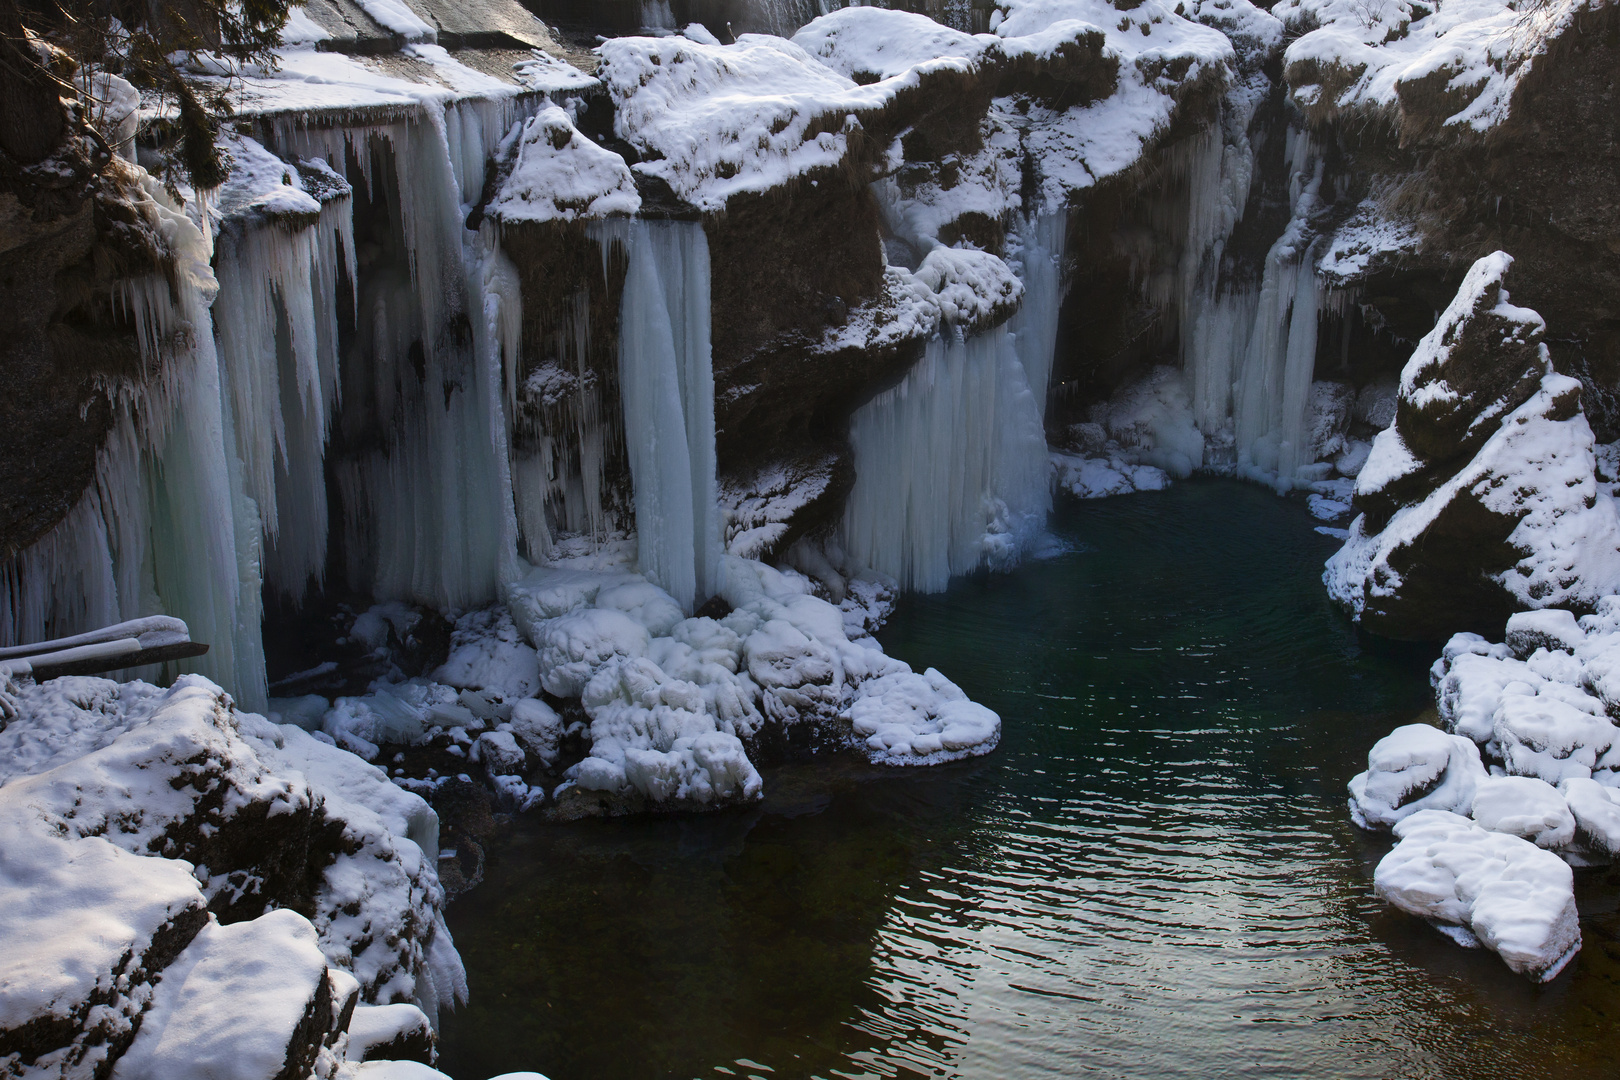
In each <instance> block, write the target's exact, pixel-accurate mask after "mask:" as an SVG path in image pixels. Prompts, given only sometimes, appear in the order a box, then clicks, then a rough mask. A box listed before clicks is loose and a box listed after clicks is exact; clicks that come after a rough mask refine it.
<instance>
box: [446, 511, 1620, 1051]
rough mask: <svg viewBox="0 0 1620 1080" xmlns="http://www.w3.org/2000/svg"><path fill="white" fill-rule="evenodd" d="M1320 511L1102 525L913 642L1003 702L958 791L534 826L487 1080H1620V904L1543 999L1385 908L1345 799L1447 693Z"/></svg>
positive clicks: (493, 912) (961, 594)
mask: <svg viewBox="0 0 1620 1080" xmlns="http://www.w3.org/2000/svg"><path fill="white" fill-rule="evenodd" d="M1313 525H1314V523H1313V522H1312V521H1311V520H1310V518H1309V517H1308V516H1307V514H1306V512H1305V509H1304V506H1303V504H1302V503H1299V502H1297V501H1288V500H1282V499H1278V498H1276V497H1275V496H1273V495H1271V494H1269V493H1268V492H1265V491H1263V490H1261V489H1258V488H1253V487H1249V486H1245V485H1241V484H1237V483H1233V482H1221V481H1213V480H1210V481H1194V482H1189V483H1184V484H1180V485H1177V486H1175V487H1173V488H1172V489H1170V490H1169V491H1165V492H1158V493H1151V494H1140V495H1132V496H1128V497H1123V498H1116V499H1108V500H1101V501H1095V502H1087V503H1081V504H1075V503H1068V504H1065V505H1062V506H1060V507H1059V508H1058V510H1057V511H1056V513H1055V514H1054V515H1053V519H1052V533H1053V535H1054V537H1055V538H1056V540H1057V541H1058V542H1059V543H1060V544H1061V545H1062V547H1063V548H1065V550H1063V551H1062V552H1061V553H1059V554H1055V555H1052V556H1051V557H1048V558H1043V559H1039V560H1034V561H1030V562H1028V563H1026V564H1025V565H1024V566H1022V567H1021V568H1019V569H1018V570H1016V571H1015V572H1013V573H1010V574H998V575H985V576H980V577H975V578H972V579H968V580H963V581H960V582H958V583H956V584H955V585H954V586H953V587H952V588H951V589H950V591H948V592H946V593H944V594H942V595H937V596H917V597H909V598H907V599H905V600H904V601H903V602H902V603H901V605H900V607H899V609H898V610H897V611H896V613H895V615H894V618H893V619H892V620H891V621H890V623H889V625H888V626H887V627H886V628H885V630H884V631H883V633H882V634H881V638H882V640H883V644H884V647H885V648H886V649H887V650H888V651H889V652H891V653H893V654H894V655H897V656H900V657H902V658H904V659H905V660H907V661H909V662H910V663H911V664H912V665H913V666H916V667H919V668H921V667H923V666H928V665H932V666H935V667H938V668H939V669H940V670H942V671H944V672H945V673H946V674H947V675H949V676H950V677H951V678H952V679H954V680H955V681H956V682H957V683H959V684H960V685H961V686H962V687H963V689H965V690H966V691H967V692H968V693H969V694H970V695H971V696H973V697H974V698H975V699H977V700H979V701H981V702H983V703H985V704H986V705H989V706H990V707H991V708H993V709H995V710H996V711H997V712H999V713H1000V714H1001V717H1002V722H1003V736H1002V742H1001V745H1000V748H999V749H998V750H997V751H996V752H995V753H994V754H992V755H990V756H989V757H986V758H982V759H979V760H976V761H973V762H968V763H962V764H958V765H952V766H947V767H944V768H937V769H917V770H880V769H875V768H872V767H870V766H866V765H863V764H860V763H858V762H854V761H851V760H840V759H823V760H819V761H816V762H812V763H810V764H805V765H795V766H790V767H785V768H781V769H776V770H772V771H770V772H768V773H767V774H766V777H765V779H766V791H767V797H766V799H765V801H764V803H763V804H762V805H760V806H758V807H755V808H752V809H749V810H746V811H729V812H725V813H719V814H713V815H708V816H702V817H689V818H679V819H673V818H672V819H656V820H638V821H621V822H588V823H583V824H579V825H573V826H558V827H546V826H540V825H531V824H526V823H522V822H519V823H518V824H517V825H516V826H515V827H514V829H513V831H512V832H511V834H510V835H509V836H507V837H506V838H505V839H504V840H503V841H502V842H501V843H500V844H499V845H498V846H497V847H496V848H495V850H494V851H493V852H492V853H491V858H490V861H489V865H488V867H487V870H486V878H485V881H484V883H483V884H482V885H481V886H480V887H479V888H478V889H476V890H475V891H473V892H472V893H470V894H469V895H467V896H466V897H464V898H463V899H462V900H460V901H458V902H457V903H456V904H455V905H454V906H453V907H452V908H451V910H450V912H449V922H450V926H451V929H452V931H453V933H454V935H455V939H456V943H457V945H458V946H459V947H460V949H461V953H462V956H463V957H464V959H465V960H466V964H467V969H468V975H469V981H470V984H471V989H472V995H473V996H472V1002H471V1003H470V1004H469V1005H468V1006H466V1007H464V1008H463V1009H461V1010H460V1011H458V1012H456V1013H454V1014H450V1015H447V1016H446V1017H445V1018H444V1021H443V1041H442V1043H441V1061H440V1067H441V1068H443V1069H444V1070H445V1071H447V1072H449V1073H450V1074H451V1075H452V1076H454V1077H456V1078H457V1080H482V1078H484V1077H488V1076H492V1075H494V1074H497V1073H500V1072H503V1071H509V1070H518V1069H538V1070H540V1071H542V1072H544V1073H546V1074H547V1075H548V1076H550V1077H551V1078H552V1080H610V1078H621V1077H622V1078H636V1080H650V1078H656V1077H679V1078H689V1077H729V1076H762V1077H808V1076H817V1077H828V1078H831V1077H859V1076H885V1077H889V1076H901V1077H917V1076H920V1077H930V1076H961V1077H994V1078H1001V1077H1058V1076H1107V1077H1220V1076H1275V1077H1325V1078H1326V1077H1332V1078H1339V1077H1429V1076H1434V1077H1466V1078H1474V1077H1496V1076H1501V1077H1513V1078H1515V1080H1521V1078H1525V1077H1542V1076H1547V1077H1554V1076H1583V1077H1596V1076H1612V1075H1615V1074H1616V1072H1617V1071H1620V1064H1617V1061H1620V1059H1617V1058H1616V1056H1615V1054H1614V1052H1613V1047H1614V1045H1615V1035H1616V1028H1615V1024H1616V1022H1617V1021H1620V960H1617V957H1620V945H1617V944H1616V943H1615V940H1614V939H1615V938H1616V936H1620V921H1617V919H1616V917H1615V915H1614V912H1615V908H1616V895H1617V890H1616V889H1615V888H1614V887H1613V885H1612V884H1611V883H1610V882H1609V879H1608V877H1607V875H1606V873H1604V872H1588V873H1586V874H1583V875H1582V877H1581V885H1580V888H1581V897H1580V899H1581V903H1582V910H1583V916H1584V917H1583V923H1582V929H1583V933H1584V935H1585V940H1586V945H1585V948H1584V949H1583V951H1582V953H1581V955H1580V956H1579V957H1578V958H1577V960H1576V961H1575V962H1574V963H1572V964H1571V965H1570V968H1569V969H1568V970H1567V971H1566V972H1565V973H1564V974H1563V975H1562V976H1560V977H1559V979H1557V980H1556V981H1555V982H1553V983H1552V984H1550V985H1548V986H1545V987H1536V986H1531V985H1529V984H1528V983H1526V982H1524V981H1523V980H1521V979H1519V978H1518V977H1517V976H1514V975H1512V974H1511V973H1509V972H1508V971H1507V970H1506V969H1505V968H1504V967H1502V965H1501V964H1500V962H1499V961H1498V960H1496V958H1495V957H1493V956H1491V955H1489V954H1486V953H1482V952H1477V951H1476V952H1467V951H1464V950H1461V949H1459V948H1457V947H1456V946H1455V945H1452V944H1451V943H1450V942H1448V941H1446V940H1445V939H1443V938H1441V937H1440V935H1439V934H1438V933H1436V932H1435V931H1433V930H1431V929H1429V928H1428V927H1426V926H1424V925H1423V924H1421V923H1418V922H1416V921H1414V920H1411V919H1409V918H1407V917H1405V916H1402V915H1400V914H1398V913H1394V912H1390V911H1388V910H1386V909H1385V908H1384V906H1383V905H1382V904H1381V903H1380V902H1378V901H1377V900H1376V899H1375V898H1374V897H1373V896H1372V894H1371V884H1370V881H1371V870H1372V866H1373V865H1374V864H1375V863H1376V861H1377V859H1378V858H1379V857H1380V856H1381V855H1382V853H1383V852H1384V851H1385V850H1387V841H1382V842H1381V841H1380V840H1379V839H1377V838H1373V837H1368V836H1366V835H1364V834H1361V833H1359V832H1358V831H1357V830H1356V829H1355V828H1354V827H1353V826H1351V825H1350V824H1349V821H1348V818H1347V816H1346V814H1345V809H1344V795H1343V792H1344V784H1345V781H1346V780H1348V779H1349V777H1350V776H1351V775H1352V774H1353V773H1354V772H1356V771H1357V770H1358V769H1359V768H1362V767H1364V764H1365V760H1366V753H1367V750H1368V748H1369V747H1370V746H1371V745H1372V743H1373V742H1375V741H1376V740H1377V739H1378V738H1380V737H1381V736H1383V735H1384V734H1386V733H1387V732H1388V731H1389V730H1390V729H1391V728H1392V727H1394V726H1396V725H1398V724H1401V723H1406V722H1408V721H1410V720H1412V719H1413V718H1414V717H1416V716H1418V715H1419V714H1420V713H1422V712H1423V711H1424V710H1426V709H1427V708H1428V707H1429V706H1430V704H1431V698H1430V691H1429V686H1428V679H1427V667H1428V664H1429V662H1430V660H1431V659H1432V658H1433V654H1434V649H1433V648H1417V649H1397V648H1391V647H1387V646H1385V647H1377V646H1374V645H1372V644H1370V643H1367V642H1363V641H1360V640H1358V638H1357V635H1356V634H1355V632H1354V631H1353V630H1352V629H1351V628H1350V626H1349V625H1348V623H1347V622H1346V621H1345V620H1344V619H1343V617H1342V616H1340V615H1339V614H1338V613H1337V612H1336V611H1335V610H1334V609H1333V608H1332V607H1331V606H1330V605H1329V604H1328V603H1327V601H1326V599H1325V597H1324V594H1323V590H1322V587H1321V584H1320V581H1319V574H1320V568H1321V564H1322V561H1323V560H1324V559H1325V558H1326V557H1327V556H1328V555H1329V554H1331V552H1332V551H1333V549H1334V547H1335V541H1333V540H1331V539H1329V538H1327V537H1324V536H1321V535H1319V534H1317V533H1316V532H1315V531H1314V529H1313Z"/></svg>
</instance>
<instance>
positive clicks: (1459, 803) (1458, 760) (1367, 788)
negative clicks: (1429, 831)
mask: <svg viewBox="0 0 1620 1080" xmlns="http://www.w3.org/2000/svg"><path fill="white" fill-rule="evenodd" d="M1485 778H1486V774H1485V766H1484V765H1482V764H1481V763H1480V757H1479V748H1478V747H1477V746H1475V745H1474V744H1473V742H1471V741H1470V740H1468V739H1465V738H1462V737H1461V736H1457V735H1447V734H1446V733H1445V732H1443V731H1441V730H1439V729H1438V728H1432V727H1430V726H1428V725H1427V724H1408V725H1406V726H1405V727H1399V728H1396V729H1395V730H1394V731H1393V732H1391V733H1390V734H1388V735H1386V736H1384V737H1383V738H1382V739H1380V740H1378V742H1377V743H1375V744H1374V745H1373V748H1372V750H1371V752H1369V753H1368V754H1367V771H1366V772H1363V773H1357V774H1356V776H1355V778H1354V779H1352V780H1351V781H1350V816H1351V817H1352V818H1354V819H1355V822H1356V824H1357V825H1360V826H1361V827H1362V828H1366V829H1371V828H1385V829H1387V828H1389V827H1391V826H1393V825H1395V824H1396V823H1397V822H1400V821H1402V820H1403V819H1405V818H1407V817H1410V816H1411V815H1413V814H1415V813H1417V812H1419V811H1421V810H1449V811H1452V812H1453V813H1467V812H1468V810H1469V808H1470V807H1471V806H1472V805H1473V802H1474V793H1475V791H1476V789H1477V787H1478V785H1479V784H1480V783H1481V782H1482V781H1484V780H1485Z"/></svg>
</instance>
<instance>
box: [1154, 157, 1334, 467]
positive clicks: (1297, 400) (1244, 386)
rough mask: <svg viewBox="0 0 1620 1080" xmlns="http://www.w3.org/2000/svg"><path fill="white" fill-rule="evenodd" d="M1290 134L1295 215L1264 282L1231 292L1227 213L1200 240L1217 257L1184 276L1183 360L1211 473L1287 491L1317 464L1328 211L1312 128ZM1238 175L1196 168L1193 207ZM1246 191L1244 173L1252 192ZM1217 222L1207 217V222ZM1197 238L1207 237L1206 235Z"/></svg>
mask: <svg viewBox="0 0 1620 1080" xmlns="http://www.w3.org/2000/svg"><path fill="white" fill-rule="evenodd" d="M1286 137H1287V139H1288V143H1287V160H1288V168H1289V179H1288V185H1289V203H1290V207H1291V210H1292V215H1291V218H1290V220H1289V222H1288V226H1287V228H1286V229H1284V231H1283V233H1282V235H1281V236H1279V237H1278V238H1277V240H1276V241H1275V242H1274V243H1273V244H1272V246H1271V249H1270V251H1269V252H1267V254H1266V259H1265V264H1264V268H1263V270H1262V273H1261V277H1260V281H1259V283H1258V285H1252V286H1243V287H1235V288H1234V287H1230V286H1225V287H1223V285H1222V283H1221V282H1220V281H1219V273H1218V271H1219V267H1220V258H1219V249H1220V245H1222V244H1223V243H1224V241H1225V238H1226V235H1227V233H1229V232H1230V229H1231V224H1232V222H1233V220H1235V219H1233V218H1230V217H1228V218H1226V219H1225V221H1224V226H1225V227H1224V230H1223V229H1220V228H1214V229H1211V230H1209V234H1208V235H1207V236H1204V237H1202V238H1201V239H1202V241H1203V243H1204V244H1205V245H1206V246H1205V252H1206V253H1208V254H1209V255H1212V256H1213V257H1208V255H1206V257H1204V258H1202V259H1194V260H1193V262H1194V265H1193V267H1192V268H1191V272H1190V273H1189V272H1188V271H1186V270H1184V272H1183V282H1184V284H1183V286H1182V290H1183V295H1184V297H1185V300H1184V302H1183V303H1182V305H1181V343H1182V345H1181V347H1182V360H1183V365H1184V368H1185V370H1186V373H1187V378H1188V382H1189V384H1190V390H1191V396H1192V401H1193V420H1194V422H1195V423H1196V424H1197V425H1198V428H1199V430H1200V431H1202V432H1203V434H1204V438H1205V447H1204V455H1203V464H1204V467H1205V468H1210V469H1216V470H1231V471H1235V472H1236V473H1237V474H1238V475H1240V476H1243V477H1246V478H1248V479H1251V480H1255V481H1258V482H1260V483H1264V484H1268V485H1271V486H1274V487H1276V488H1277V489H1278V490H1279V491H1286V490H1287V489H1289V488H1291V487H1297V486H1302V485H1304V484H1305V483H1307V482H1308V480H1309V478H1308V477H1306V476H1304V475H1302V474H1301V472H1300V469H1301V467H1303V466H1307V465H1309V464H1311V461H1310V448H1309V446H1307V445H1306V431H1305V421H1306V416H1305V414H1306V409H1307V407H1308V405H1309V400H1310V389H1311V380H1312V377H1313V373H1314V370H1315V366H1316V335H1317V323H1318V320H1319V317H1320V314H1321V307H1322V289H1321V286H1320V284H1319V282H1318V280H1317V276H1316V273H1315V269H1314V263H1315V255H1316V246H1315V235H1316V234H1315V231H1314V229H1313V228H1312V226H1311V224H1310V217H1311V215H1312V214H1313V213H1314V212H1315V211H1316V210H1317V209H1318V208H1319V206H1320V200H1319V197H1318V190H1319V188H1320V187H1321V184H1322V159H1321V156H1320V155H1319V154H1318V153H1316V152H1315V149H1314V147H1313V146H1312V144H1311V141H1310V137H1309V135H1307V134H1306V133H1305V132H1303V131H1300V130H1297V129H1294V128H1289V129H1288V131H1287V136H1286ZM1208 160H1210V159H1206V161H1208ZM1213 160H1214V161H1216V162H1219V160H1220V159H1219V157H1213ZM1239 168H1240V169H1242V168H1244V167H1243V166H1242V165H1241V164H1240V166H1239ZM1246 169H1247V170H1252V163H1251V164H1249V165H1248V166H1247V167H1246ZM1230 173H1231V167H1230V166H1228V167H1227V168H1226V169H1222V168H1220V167H1219V166H1218V165H1217V167H1215V168H1208V167H1206V168H1205V169H1203V170H1197V169H1195V170H1194V172H1193V177H1192V181H1193V182H1192V184H1191V190H1190V194H1189V198H1190V200H1191V201H1192V203H1193V204H1194V206H1195V207H1196V206H1203V205H1207V204H1213V203H1218V202H1220V201H1221V198H1222V195H1223V193H1224V190H1225V186H1227V185H1229V183H1230ZM1247 186H1248V181H1247V179H1246V177H1245V179H1243V182H1242V188H1243V190H1244V191H1246V190H1247ZM1192 216H1193V217H1194V218H1198V217H1199V215H1198V214H1197V213H1195V214H1194V215H1192ZM1215 216H1216V215H1213V214H1210V213H1208V212H1205V213H1204V214H1203V219H1206V220H1207V219H1211V218H1214V217H1215ZM1192 236H1193V238H1194V239H1195V240H1196V239H1200V238H1199V237H1198V232H1197V231H1195V232H1194V233H1193V234H1192ZM1190 246H1196V244H1195V243H1193V244H1190Z"/></svg>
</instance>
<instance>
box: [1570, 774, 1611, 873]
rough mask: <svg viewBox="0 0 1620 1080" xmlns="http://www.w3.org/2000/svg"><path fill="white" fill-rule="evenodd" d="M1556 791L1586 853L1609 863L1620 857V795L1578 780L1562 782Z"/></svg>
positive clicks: (1589, 781)
mask: <svg viewBox="0 0 1620 1080" xmlns="http://www.w3.org/2000/svg"><path fill="white" fill-rule="evenodd" d="M1558 791H1559V794H1561V795H1563V797H1564V801H1565V803H1566V804H1567V805H1568V806H1569V812H1570V813H1571V814H1573V815H1574V817H1575V828H1576V831H1577V833H1578V835H1579V836H1580V839H1581V841H1582V842H1583V843H1585V844H1586V846H1587V847H1588V849H1590V850H1591V851H1592V852H1593V853H1595V854H1597V855H1600V856H1603V857H1606V858H1610V859H1612V858H1614V856H1616V855H1620V799H1617V798H1616V796H1617V795H1620V791H1616V789H1614V788H1612V787H1605V786H1604V785H1602V784H1600V783H1598V782H1597V781H1596V780H1584V779H1581V778H1579V777H1574V778H1571V779H1569V780H1565V781H1563V782H1562V783H1560V784H1559V785H1558Z"/></svg>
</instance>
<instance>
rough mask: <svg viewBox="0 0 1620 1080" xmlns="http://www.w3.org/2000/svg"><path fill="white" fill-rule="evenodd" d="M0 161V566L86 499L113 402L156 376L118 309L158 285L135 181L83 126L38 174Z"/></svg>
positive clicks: (154, 247) (161, 258)
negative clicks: (0, 485) (133, 291)
mask: <svg viewBox="0 0 1620 1080" xmlns="http://www.w3.org/2000/svg"><path fill="white" fill-rule="evenodd" d="M11 108H12V106H11V105H10V104H9V102H8V104H7V107H6V111H7V112H10V111H11ZM0 157H3V158H4V159H5V160H0V260H3V262H4V269H3V270H0V292H3V295H4V297H5V303H3V304H0V365H3V366H4V368H5V371H6V373H7V377H8V391H7V393H6V394H5V395H3V400H0V459H3V460H5V461H6V463H7V469H8V472H9V474H10V476H11V481H10V482H9V483H8V484H7V485H6V490H5V492H4V493H3V494H0V559H4V558H9V557H10V556H12V555H14V554H16V552H17V551H19V550H20V549H22V548H24V547H26V546H27V545H29V544H30V543H32V542H33V541H34V540H37V539H38V538H39V537H40V536H42V535H43V534H44V533H45V532H46V531H48V530H49V529H50V528H51V527H52V526H53V525H55V524H56V523H57V522H58V521H60V520H61V519H62V518H63V517H64V516H65V515H66V514H67V512H68V510H69V509H71V508H72V506H73V505H74V504H75V503H76V502H78V500H79V497H80V495H81V494H82V493H83V492H84V490H85V489H86V488H87V487H89V486H90V483H91V481H92V479H93V476H94V472H95V464H96V455H97V452H98V451H99V450H100V449H101V446H102V443H103V442H104V441H105V439H106V436H107V432H108V430H109V429H110V428H111V425H112V419H113V413H112V407H111V403H110V393H111V391H112V389H113V388H114V387H115V386H117V385H118V384H119V383H120V382H126V383H127V382H131V381H132V382H135V383H137V384H139V383H142V382H145V381H146V380H148V379H150V378H151V377H152V376H153V375H154V374H155V373H154V372H151V371H148V370H147V369H146V368H147V365H146V364H145V363H144V362H143V359H142V356H141V352H140V349H139V347H138V344H137V341H136V336H135V328H134V324H133V322H132V320H131V319H130V316H129V314H128V312H127V311H126V310H122V309H121V307H120V305H119V304H118V302H117V301H116V299H115V297H116V296H117V289H118V286H119V284H120V283H121V282H125V281H129V280H130V279H132V278H136V277H140V276H142V275H145V274H150V273H153V272H157V271H159V270H160V268H161V267H162V266H163V265H164V264H165V262H166V261H167V253H166V252H165V250H164V248H163V245H162V242H161V241H160V240H159V239H158V236H157V232H156V229H155V228H154V226H153V223H152V221H153V213H154V208H153V207H152V205H151V198H150V197H149V196H147V195H146V193H145V192H144V191H142V190H141V189H140V187H139V186H138V183H137V180H136V174H135V172H134V171H133V169H132V168H131V167H130V166H129V165H128V164H126V163H124V162H123V161H121V160H118V159H113V158H111V157H110V155H108V154H107V152H106V149H105V144H104V143H102V142H100V141H99V137H98V136H95V135H94V133H93V132H91V131H90V129H88V128H87V127H85V126H83V125H82V124H80V125H77V126H75V127H73V128H70V129H68V132H67V134H66V136H65V138H64V141H63V142H62V143H61V144H59V145H58V146H57V147H54V148H53V150H52V153H51V155H50V156H48V157H46V158H44V159H43V160H41V161H39V162H35V163H33V165H34V166H35V168H33V169H30V168H26V167H16V159H14V158H10V157H9V155H4V154H0ZM47 178H48V180H49V182H47ZM61 181H65V182H61Z"/></svg>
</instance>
